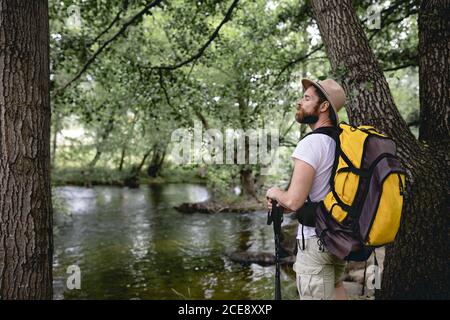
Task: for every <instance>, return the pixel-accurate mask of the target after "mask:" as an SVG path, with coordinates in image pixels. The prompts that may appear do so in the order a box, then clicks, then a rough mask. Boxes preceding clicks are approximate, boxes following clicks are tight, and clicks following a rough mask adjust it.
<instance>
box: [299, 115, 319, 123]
mask: <svg viewBox="0 0 450 320" xmlns="http://www.w3.org/2000/svg"><path fill="white" fill-rule="evenodd" d="M318 120H319V117H317V116H306V117H302V116H300V115H297V114H296V115H295V121H297V122H298V123H303V124H313V123H316V122H317V121H318Z"/></svg>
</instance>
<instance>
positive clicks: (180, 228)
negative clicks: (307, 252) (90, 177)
mask: <svg viewBox="0 0 450 320" xmlns="http://www.w3.org/2000/svg"><path fill="white" fill-rule="evenodd" d="M55 195H56V196H57V197H58V198H61V199H62V202H63V203H64V206H65V209H66V210H64V211H67V212H68V213H69V215H66V214H63V213H61V212H58V209H55V226H56V229H57V230H58V232H57V233H56V234H55V241H54V242H55V257H54V279H55V281H54V288H55V298H56V299H132V298H140V299H260V298H266V299H270V298H271V297H272V296H273V274H274V269H273V267H261V266H257V265H254V264H252V265H250V266H241V265H240V264H236V263H233V262H231V261H230V260H229V259H228V257H227V255H226V252H228V251H234V250H246V249H249V250H252V251H269V252H272V251H273V235H272V229H271V228H270V227H268V226H267V225H266V224H265V219H266V214H265V213H264V212H261V213H249V214H241V215H239V214H230V213H220V214H213V215H205V214H189V215H188V214H181V213H179V212H177V211H176V210H174V209H173V206H175V205H177V204H180V203H182V202H185V201H204V200H206V199H207V198H208V192H207V190H206V189H205V188H203V187H201V186H196V185H189V184H184V185H181V184H177V185H166V186H151V187H148V188H147V187H141V188H140V189H127V188H118V187H94V188H89V189H88V188H83V187H58V188H56V189H55ZM73 264H76V265H78V266H79V267H80V269H81V273H82V281H81V290H68V289H66V285H65V283H66V279H67V277H68V275H67V274H66V269H67V267H68V266H69V265H73ZM285 281H286V282H287V283H290V282H292V280H291V279H288V278H286V279H285ZM293 290H294V293H295V289H293Z"/></svg>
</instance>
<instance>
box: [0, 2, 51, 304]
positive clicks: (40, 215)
mask: <svg viewBox="0 0 450 320" xmlns="http://www.w3.org/2000/svg"><path fill="white" fill-rule="evenodd" d="M50 118H51V113H50V101H49V27H48V4H47V1H45V0H35V1H26V0H21V1H20V0H0V299H51V298H52V254H53V238H52V201H51V187H50Z"/></svg>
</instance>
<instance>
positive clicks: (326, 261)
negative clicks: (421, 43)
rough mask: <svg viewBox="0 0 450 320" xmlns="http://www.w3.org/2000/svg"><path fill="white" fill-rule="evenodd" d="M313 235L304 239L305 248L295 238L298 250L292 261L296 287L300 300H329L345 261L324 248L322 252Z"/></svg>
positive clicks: (340, 275)
mask: <svg viewBox="0 0 450 320" xmlns="http://www.w3.org/2000/svg"><path fill="white" fill-rule="evenodd" d="M317 240H318V238H317V237H314V238H311V239H306V240H305V250H302V241H301V240H298V239H297V245H298V252H297V259H296V261H295V263H294V267H293V268H294V271H295V272H296V274H297V276H296V280H297V289H298V293H299V296H300V300H331V299H333V298H334V289H335V286H336V284H337V283H339V282H340V281H342V278H343V276H344V271H345V266H346V262H345V261H344V260H341V259H339V258H337V257H336V256H334V255H333V254H331V253H330V252H328V251H327V249H325V251H324V252H322V251H321V250H320V248H319V244H318V243H317Z"/></svg>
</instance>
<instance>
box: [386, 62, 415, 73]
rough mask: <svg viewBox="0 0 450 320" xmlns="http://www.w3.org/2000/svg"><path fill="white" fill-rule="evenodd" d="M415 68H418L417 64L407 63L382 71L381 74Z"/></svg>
mask: <svg viewBox="0 0 450 320" xmlns="http://www.w3.org/2000/svg"><path fill="white" fill-rule="evenodd" d="M417 66H418V65H417V63H414V62H408V63H405V64H402V65H399V66H395V67H391V68H386V69H383V72H388V71H396V70H400V69H405V68H408V67H417Z"/></svg>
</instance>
